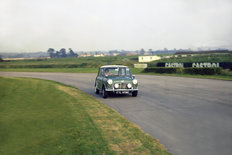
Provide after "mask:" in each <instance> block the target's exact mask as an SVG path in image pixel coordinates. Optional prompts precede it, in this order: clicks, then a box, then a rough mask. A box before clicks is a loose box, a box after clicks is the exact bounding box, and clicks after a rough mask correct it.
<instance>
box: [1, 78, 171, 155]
mask: <svg viewBox="0 0 232 155" xmlns="http://www.w3.org/2000/svg"><path fill="white" fill-rule="evenodd" d="M0 137H1V141H0V154H157V155H160V154H161V155H166V154H169V153H168V151H167V150H166V149H165V148H164V146H163V145H161V144H159V142H158V141H157V140H155V139H153V138H152V137H151V136H149V135H148V134H145V133H144V132H143V131H142V130H141V129H140V128H138V127H137V126H136V125H134V124H133V123H131V122H129V121H127V120H126V119H125V118H124V117H122V116H121V115H119V114H118V113H117V112H116V111H114V110H112V109H111V108H109V107H107V106H106V105H104V104H103V103H101V102H100V101H97V100H96V99H95V98H93V97H91V96H90V95H88V94H85V93H83V92H82V91H80V90H77V89H75V88H72V87H69V86H65V85H62V84H59V83H56V82H51V81H45V80H38V79H28V78H2V77H0Z"/></svg>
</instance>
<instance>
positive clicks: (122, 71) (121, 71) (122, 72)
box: [105, 67, 131, 76]
mask: <svg viewBox="0 0 232 155" xmlns="http://www.w3.org/2000/svg"><path fill="white" fill-rule="evenodd" d="M105 75H107V76H131V72H130V69H129V68H126V67H113V68H105Z"/></svg>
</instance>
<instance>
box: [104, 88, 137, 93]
mask: <svg viewBox="0 0 232 155" xmlns="http://www.w3.org/2000/svg"><path fill="white" fill-rule="evenodd" d="M138 90H139V89H138V88H136V89H114V88H113V89H106V91H108V92H133V91H138Z"/></svg>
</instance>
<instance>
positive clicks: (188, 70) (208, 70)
mask: <svg viewBox="0 0 232 155" xmlns="http://www.w3.org/2000/svg"><path fill="white" fill-rule="evenodd" d="M144 72H146V73H148V72H152V73H168V74H200V75H215V74H221V72H222V69H221V68H220V67H217V68H173V67H168V68H165V67H149V68H145V69H144Z"/></svg>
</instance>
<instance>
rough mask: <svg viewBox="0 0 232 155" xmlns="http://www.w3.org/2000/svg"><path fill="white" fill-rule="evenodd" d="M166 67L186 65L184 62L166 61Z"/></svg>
mask: <svg viewBox="0 0 232 155" xmlns="http://www.w3.org/2000/svg"><path fill="white" fill-rule="evenodd" d="M165 67H182V68H183V67H184V64H183V63H165Z"/></svg>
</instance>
